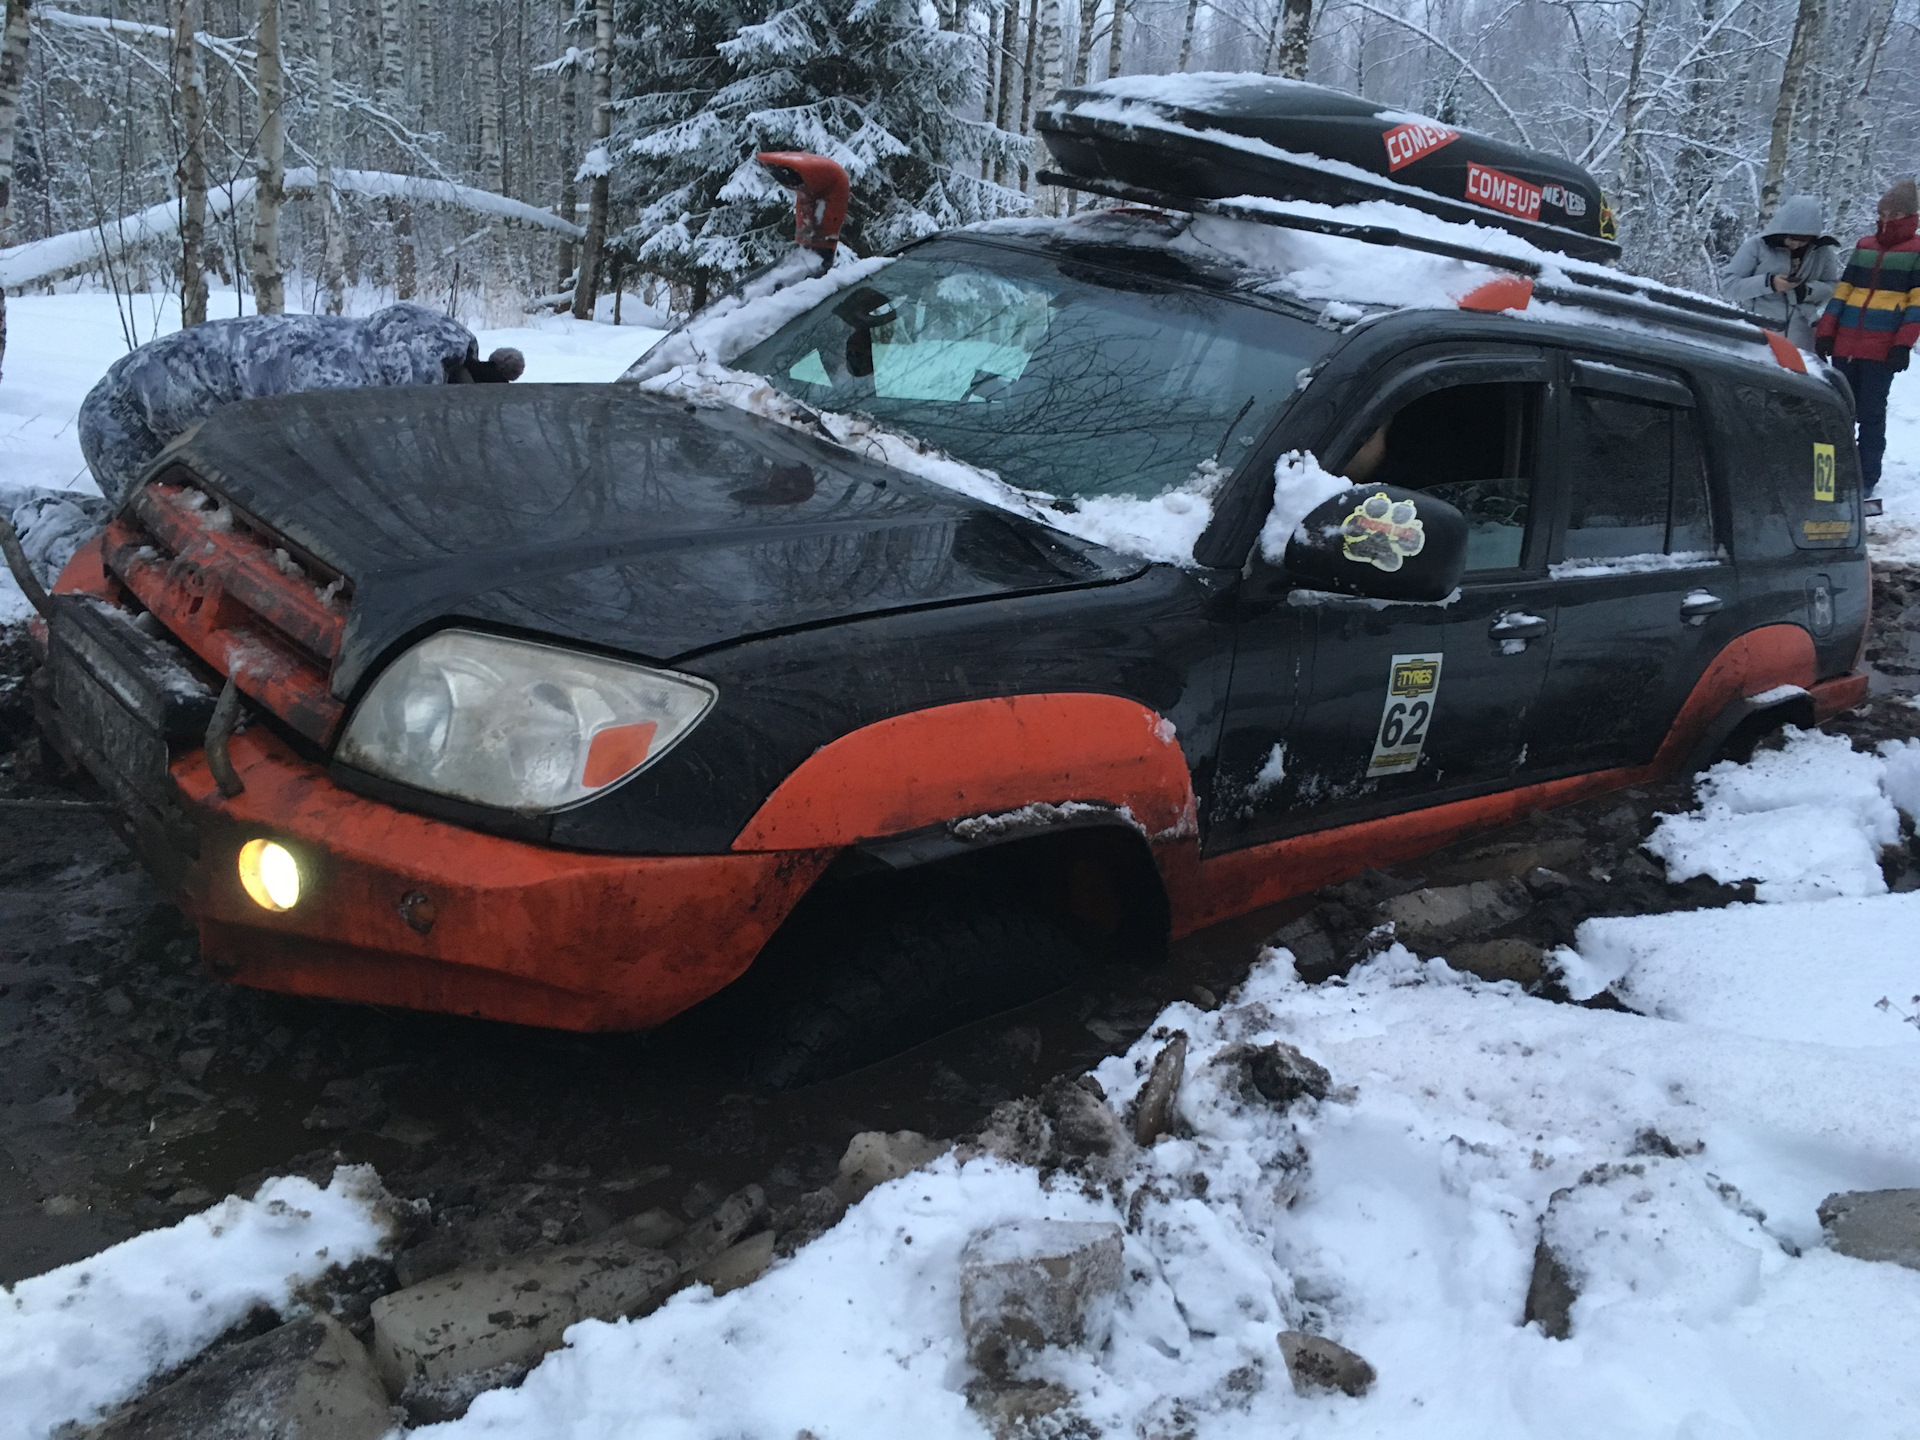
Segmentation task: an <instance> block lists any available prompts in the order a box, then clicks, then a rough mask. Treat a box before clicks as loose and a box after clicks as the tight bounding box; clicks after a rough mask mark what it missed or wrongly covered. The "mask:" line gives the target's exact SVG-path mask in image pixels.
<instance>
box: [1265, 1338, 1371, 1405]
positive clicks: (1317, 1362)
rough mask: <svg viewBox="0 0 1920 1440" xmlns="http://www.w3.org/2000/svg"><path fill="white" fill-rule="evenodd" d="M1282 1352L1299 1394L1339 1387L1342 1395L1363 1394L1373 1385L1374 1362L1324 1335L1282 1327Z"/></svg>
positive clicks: (1294, 1386)
mask: <svg viewBox="0 0 1920 1440" xmlns="http://www.w3.org/2000/svg"><path fill="white" fill-rule="evenodd" d="M1280 1353H1281V1354H1282V1355H1283V1356H1285V1357H1286V1361H1287V1374H1288V1376H1290V1377H1291V1378H1292V1380H1293V1389H1294V1393H1295V1394H1297V1395H1311V1394H1313V1393H1314V1392H1315V1391H1316V1390H1338V1391H1339V1392H1340V1393H1341V1394H1343V1395H1353V1396H1360V1395H1364V1394H1366V1393H1367V1391H1369V1390H1371V1389H1372V1388H1373V1381H1374V1373H1373V1366H1371V1365H1369V1364H1368V1363H1367V1362H1366V1361H1365V1360H1362V1359H1361V1358H1360V1357H1359V1356H1358V1355H1356V1354H1354V1353H1353V1351H1351V1350H1349V1349H1347V1347H1346V1346H1344V1345H1336V1344H1334V1343H1333V1341H1331V1340H1329V1339H1327V1338H1326V1336H1324V1335H1309V1334H1307V1332H1306V1331H1304V1330H1282V1331H1281V1332H1280Z"/></svg>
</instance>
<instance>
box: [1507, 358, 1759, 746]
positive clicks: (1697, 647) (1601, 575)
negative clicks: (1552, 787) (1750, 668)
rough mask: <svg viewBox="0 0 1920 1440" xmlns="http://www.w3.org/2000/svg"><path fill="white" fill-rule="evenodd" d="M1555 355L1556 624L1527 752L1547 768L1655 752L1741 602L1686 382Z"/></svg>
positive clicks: (1634, 366) (1648, 369)
mask: <svg viewBox="0 0 1920 1440" xmlns="http://www.w3.org/2000/svg"><path fill="white" fill-rule="evenodd" d="M1562 364H1563V365H1564V367H1565V373H1566V377H1567V383H1566V384H1565V385H1564V386H1562V387H1560V397H1559V404H1560V410H1561V414H1560V420H1559V434H1560V443H1559V444H1558V445H1557V447H1556V450H1555V456H1554V459H1555V465H1554V469H1553V477H1554V482H1555V485H1554V490H1555V499H1556V505H1555V508H1556V509H1557V511H1558V515H1557V518H1556V522H1555V526H1554V539H1553V544H1552V550H1551V563H1550V565H1549V571H1548V573H1549V575H1550V576H1551V577H1552V579H1553V582H1554V596H1555V604H1556V608H1557V611H1558V621H1557V631H1556V635H1555V640H1554V649H1553V658H1552V663H1551V665H1550V667H1549V669H1548V674H1547V687H1546V694H1545V696H1544V697H1543V699H1542V703H1541V709H1540V716H1539V724H1538V727H1537V729H1536V733H1535V738H1534V741H1533V743H1532V748H1531V751H1530V755H1529V769H1532V770H1537V771H1539V772H1543V773H1553V774H1560V773H1576V772H1579V771H1584V770H1594V769H1601V768H1605V767H1609V766H1616V765H1637V764H1644V763H1645V762H1646V761H1648V760H1650V759H1652V758H1653V754H1654V752H1655V751H1656V750H1657V749H1658V748H1659V746H1660V742H1661V740H1662V739H1663V738H1664V737H1665V735H1666V731H1667V727H1668V725H1669V724H1670V723H1671V722H1672V720H1673V717H1674V715H1675V714H1676V713H1678V711H1679V708H1680V705H1681V704H1682V702H1683V701H1684V700H1685V698H1686V694H1687V691H1688V690H1689V689H1690V688H1691V687H1692V684H1693V681H1694V680H1695V679H1696V678H1697V677H1698V676H1699V674H1700V672H1701V670H1702V669H1703V668H1704V667H1705V665H1706V664H1707V662H1708V661H1709V660H1710V659H1711V657H1712V656H1713V654H1714V653H1715V652H1717V651H1718V650H1719V648H1720V647H1721V645H1723V644H1724V643H1725V642H1726V641H1727V640H1728V639H1730V638H1731V635H1730V634H1729V633H1728V628H1729V626H1731V625H1732V624H1734V623H1735V622H1736V610H1737V604H1736V602H1737V600H1738V594H1737V592H1736V589H1735V577H1734V573H1733V566H1732V563H1731V561H1730V560H1729V558H1728V556H1727V554H1726V551H1725V548H1724V547H1723V546H1722V545H1721V543H1720V540H1719V533H1720V526H1719V525H1718V523H1717V522H1716V519H1715V514H1714V501H1713V494H1712V486H1711V484H1710V481H1709V468H1708V463H1707V461H1708V456H1707V453H1706V451H1705V449H1704V438H1705V437H1704V434H1703V431H1704V430H1705V428H1706V427H1704V426H1703V425H1702V424H1701V423H1700V422H1699V407H1698V404H1697V402H1696V397H1695V394H1694V391H1693V388H1692V387H1691V385H1690V384H1689V383H1688V381H1687V380H1686V378H1685V377H1684V376H1683V375H1681V374H1680V373H1679V372H1677V371H1670V370H1666V369H1663V368H1661V367H1657V366H1652V365H1644V364H1641V363H1639V362H1632V363H1629V362H1627V361H1624V360H1615V359H1612V358H1607V359H1601V358H1599V357H1597V356H1582V355H1579V354H1573V353H1569V354H1566V355H1564V356H1563V357H1562Z"/></svg>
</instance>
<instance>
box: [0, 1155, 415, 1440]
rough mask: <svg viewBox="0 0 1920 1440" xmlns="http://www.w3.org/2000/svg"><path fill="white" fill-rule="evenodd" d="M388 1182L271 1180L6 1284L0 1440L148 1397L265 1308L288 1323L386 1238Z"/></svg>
mask: <svg viewBox="0 0 1920 1440" xmlns="http://www.w3.org/2000/svg"><path fill="white" fill-rule="evenodd" d="M381 1199H382V1195H381V1190H380V1182H379V1177H378V1176H376V1175H375V1174H374V1173H373V1170H372V1169H371V1168H370V1167H368V1166H364V1165H362V1166H354V1167H348V1168H342V1169H340V1170H336V1171H335V1172H334V1176H333V1182H332V1183H331V1184H330V1185H328V1186H327V1187H326V1188H325V1189H324V1190H323V1189H321V1188H320V1187H319V1186H318V1185H315V1184H313V1183H312V1182H310V1181H307V1180H301V1179H298V1178H297V1177H283V1178H281V1179H278V1180H269V1181H268V1182H267V1183H266V1184H265V1185H263V1186H261V1187H260V1190H259V1192H258V1193H257V1194H256V1195H255V1196H254V1197H253V1199H251V1200H241V1199H238V1198H237V1197H233V1196H229V1197H228V1198H227V1199H226V1200H223V1201H222V1202H221V1203H220V1204H218V1205H215V1206H213V1207H212V1208H211V1209H208V1210H204V1211H202V1212H201V1213H200V1214H198V1215H190V1216H188V1217H187V1218H186V1219H185V1220H182V1221H181V1222H180V1223H179V1224H177V1225H172V1226H169V1227H167V1228H166V1229H164V1230H149V1231H148V1232H147V1233H146V1234H144V1235H136V1236H135V1237H134V1238H133V1239H131V1240H125V1241H122V1242H121V1243H120V1244H118V1245H115V1246H113V1247H112V1248H111V1249H108V1250H103V1251H101V1252H100V1253H99V1254H98V1255H95V1256H94V1257H93V1258H92V1259H89V1260H80V1261H76V1262H75V1263H74V1264H72V1265H63V1266H61V1267H60V1268H59V1269H58V1270H50V1271H48V1272H47V1273H46V1274H45V1275H36V1276H35V1277H34V1278H33V1279H31V1280H22V1281H21V1282H20V1283H19V1284H18V1285H15V1286H14V1287H13V1288H12V1289H11V1290H8V1289H6V1288H5V1287H4V1286H0V1440H40V1437H42V1436H45V1435H48V1434H49V1433H51V1432H52V1431H54V1430H55V1429H57V1428H58V1427H60V1426H62V1425H65V1424H67V1423H68V1422H70V1421H78V1422H82V1423H84V1422H86V1421H89V1420H93V1419H97V1418H98V1417H99V1415H100V1414H101V1413H102V1412H103V1411H105V1410H107V1409H109V1408H111V1407H112V1406H114V1405H116V1404H119V1403H120V1402H122V1401H125V1400H128V1399H130V1398H132V1397H133V1396H134V1395H136V1394H138V1393H139V1391H140V1389H141V1387H142V1386H144V1385H145V1384H146V1382H147V1381H148V1380H149V1379H151V1378H152V1377H153V1376H155V1375H158V1374H161V1373H162V1372H164V1371H167V1370H170V1369H172V1368H173V1367H174V1366H176V1365H179V1364H180V1363H181V1362H183V1361H186V1360H190V1359H192V1358H193V1357H194V1356H195V1355H197V1354H199V1353H200V1351H201V1350H203V1349H205V1348H206V1346H207V1344H208V1343H209V1342H210V1341H212V1340H214V1339H216V1338H218V1337H219V1335H220V1334H221V1333H222V1332H223V1331H226V1330H228V1329H230V1328H231V1327H233V1326H234V1325H237V1324H238V1323H239V1322H240V1321H241V1320H243V1319H245V1318H246V1316H247V1313H248V1312H249V1311H250V1310H252V1309H253V1308H254V1307H255V1306H257V1305H265V1306H269V1307H271V1308H272V1309H275V1310H278V1311H281V1312H282V1313H286V1312H288V1311H289V1310H290V1309H292V1308H295V1307H296V1306H297V1305H298V1304H299V1299H298V1296H299V1291H300V1289H301V1287H303V1286H305V1285H307V1284H309V1283H311V1282H312V1281H315V1280H318V1279H319V1278H320V1277H321V1276H322V1275H323V1274H325V1273H326V1272H327V1271H328V1270H329V1269H331V1268H332V1267H334V1266H336V1265H339V1266H345V1265H350V1264H352V1263H353V1262H354V1261H355V1260H358V1259H360V1258H361V1257H363V1256H367V1255H373V1254H376V1253H379V1252H380V1251H382V1250H383V1249H385V1248H386V1246H387V1244H388V1241H389V1239H390V1227H389V1225H388V1223H387V1222H386V1220H385V1219H384V1218H383V1216H382V1213H381V1212H382V1207H381V1203H380V1202H381Z"/></svg>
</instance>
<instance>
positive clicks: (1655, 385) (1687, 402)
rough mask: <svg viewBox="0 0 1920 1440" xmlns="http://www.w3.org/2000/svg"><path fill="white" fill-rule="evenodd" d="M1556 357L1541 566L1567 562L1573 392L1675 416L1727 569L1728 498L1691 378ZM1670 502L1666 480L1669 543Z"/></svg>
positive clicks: (1718, 559)
mask: <svg viewBox="0 0 1920 1440" xmlns="http://www.w3.org/2000/svg"><path fill="white" fill-rule="evenodd" d="M1555 355H1556V356H1557V364H1556V365H1555V369H1556V370H1557V371H1558V373H1559V375H1560V376H1561V377H1562V380H1561V383H1559V384H1550V385H1549V386H1548V395H1549V403H1548V407H1547V409H1548V414H1547V415H1546V416H1545V417H1543V418H1542V421H1541V433H1542V439H1543V442H1544V447H1543V448H1544V449H1545V453H1544V454H1543V457H1542V462H1541V483H1542V484H1543V485H1544V486H1545V493H1544V496H1543V499H1544V500H1545V508H1544V509H1543V511H1542V514H1541V520H1542V524H1541V526H1540V528H1541V529H1542V530H1543V531H1545V532H1546V534H1545V536H1544V537H1543V538H1544V540H1545V542H1546V556H1545V561H1546V564H1547V566H1548V568H1549V569H1551V568H1552V567H1553V566H1557V565H1560V564H1563V563H1565V561H1566V550H1567V530H1568V525H1569V522H1570V521H1571V520H1572V516H1573V487H1572V481H1571V476H1570V474H1569V470H1568V466H1567V463H1566V460H1567V457H1566V446H1567V445H1568V444H1569V443H1571V441H1572V437H1573V436H1574V434H1575V433H1576V431H1575V427H1574V426H1573V424H1572V421H1571V415H1570V411H1571V407H1572V404H1573V397H1574V394H1575V392H1585V393H1588V394H1596V395H1611V396H1615V397H1617V398H1620V399H1626V400H1638V401H1642V402H1651V403H1653V404H1658V405H1665V406H1667V407H1669V408H1671V409H1673V410H1674V411H1676V412H1677V413H1676V415H1675V417H1674V418H1675V422H1676V432H1675V435H1676V441H1677V436H1678V427H1686V429H1687V430H1688V431H1689V432H1690V434H1691V438H1692V441H1693V450H1694V456H1695V459H1696V461H1697V462H1698V464H1699V466H1700V469H1701V474H1702V476H1703V478H1704V479H1705V481H1706V485H1707V514H1708V522H1709V524H1710V525H1711V526H1712V528H1713V553H1714V562H1713V563H1714V564H1716V565H1727V564H1730V563H1731V560H1732V551H1731V548H1730V545H1729V542H1728V521H1729V519H1730V517H1729V516H1728V514H1727V513H1726V509H1725V507H1726V504H1727V499H1726V495H1725V491H1724V487H1723V486H1722V485H1721V484H1720V482H1719V473H1720V472H1719V469H1718V464H1717V452H1716V449H1715V443H1714V437H1713V435H1712V434H1711V433H1710V432H1711V430H1712V428H1713V427H1712V426H1711V425H1709V424H1707V423H1705V420H1704V417H1705V415H1706V414H1707V412H1706V411H1705V410H1704V409H1703V408H1702V406H1701V404H1700V401H1699V399H1698V398H1697V395H1696V386H1695V385H1694V384H1693V383H1692V381H1691V379H1690V378H1689V377H1682V376H1678V375H1674V374H1656V373H1652V372H1648V371H1644V370H1638V369H1636V368H1634V367H1633V365H1632V364H1631V363H1621V362H1619V361H1616V360H1611V359H1609V360H1600V359H1597V358H1584V359H1583V358H1580V357H1578V356H1576V355H1575V354H1573V353H1572V352H1571V351H1569V350H1566V349H1559V350H1557V351H1556V352H1555ZM1556 392H1557V393H1556ZM1549 457H1550V458H1549ZM1676 458H1677V457H1676ZM1674 503H1675V494H1674V491H1673V489H1672V488H1671V478H1670V479H1669V489H1668V492H1667V516H1668V539H1669V542H1670V541H1671V538H1672V518H1673V507H1674Z"/></svg>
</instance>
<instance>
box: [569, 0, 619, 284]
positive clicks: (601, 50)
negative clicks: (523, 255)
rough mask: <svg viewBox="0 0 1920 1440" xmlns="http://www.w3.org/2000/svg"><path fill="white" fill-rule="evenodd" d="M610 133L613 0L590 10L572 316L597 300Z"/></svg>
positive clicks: (598, 1)
mask: <svg viewBox="0 0 1920 1440" xmlns="http://www.w3.org/2000/svg"><path fill="white" fill-rule="evenodd" d="M612 134H613V0H595V3H594V9H593V148H592V152H591V153H592V155H593V157H594V161H595V165H594V169H595V174H594V177H593V185H592V187H591V188H590V189H589V190H588V192H587V234H586V238H585V239H584V240H583V241H581V254H580V279H579V280H578V281H577V282H576V283H575V285H574V287H573V317H574V319H576V320H591V319H592V318H593V302H594V301H595V300H597V299H598V298H599V290H600V267H601V265H602V263H603V261H604V256H603V255H602V254H601V252H602V251H603V250H605V249H606V244H607V188H608V176H607V169H608V165H607V138H608V137H609V136H610V135H612Z"/></svg>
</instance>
